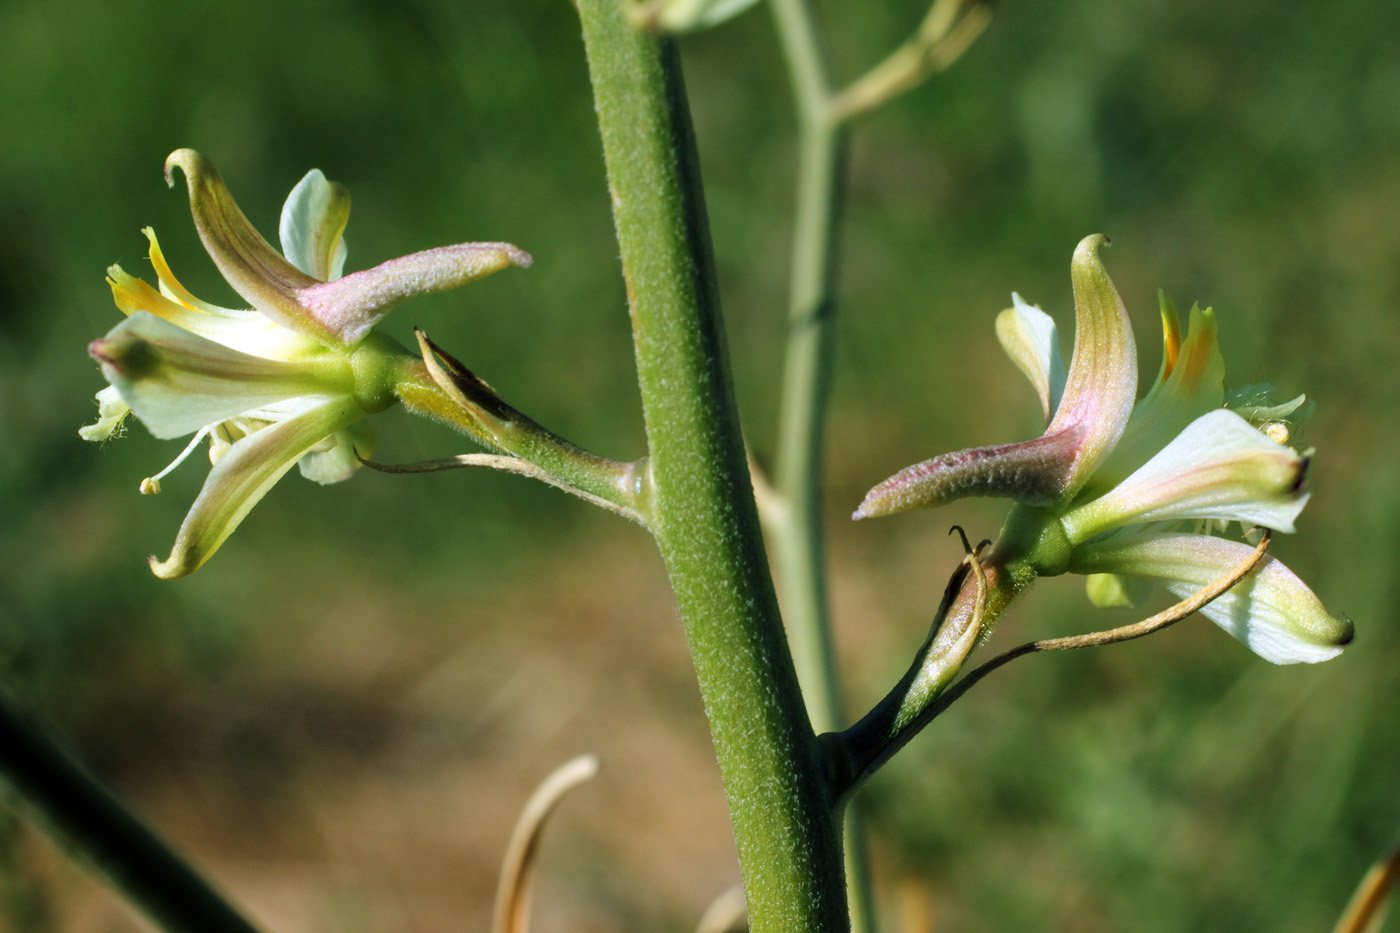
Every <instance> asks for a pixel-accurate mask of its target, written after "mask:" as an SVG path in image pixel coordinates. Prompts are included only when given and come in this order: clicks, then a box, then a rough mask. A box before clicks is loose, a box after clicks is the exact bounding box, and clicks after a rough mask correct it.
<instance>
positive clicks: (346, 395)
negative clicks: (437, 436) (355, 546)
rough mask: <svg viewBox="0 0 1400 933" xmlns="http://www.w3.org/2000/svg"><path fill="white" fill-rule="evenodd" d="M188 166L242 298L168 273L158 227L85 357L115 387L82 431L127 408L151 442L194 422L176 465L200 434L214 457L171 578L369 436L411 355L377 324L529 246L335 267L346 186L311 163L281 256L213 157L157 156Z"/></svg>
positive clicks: (155, 566)
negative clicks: (409, 301)
mask: <svg viewBox="0 0 1400 933" xmlns="http://www.w3.org/2000/svg"><path fill="white" fill-rule="evenodd" d="M175 168H179V169H180V170H181V171H182V172H183V173H184V176H185V179H186V182H187V185H188V188H189V194H190V206H191V212H192V214H193V216H194V222H195V228H196V230H197V231H198V232H199V236H200V239H201V240H202V241H203V243H204V247H205V249H206V250H207V251H208V253H209V255H210V257H211V258H212V259H213V260H214V263H215V265H217V266H218V268H219V271H220V272H221V273H222V274H223V276H224V278H225V279H226V280H227V281H228V283H229V284H230V285H231V286H232V287H233V289H234V291H236V292H237V293H238V294H239V295H240V296H241V297H242V298H243V299H244V300H245V301H247V302H248V303H249V305H251V307H250V308H246V309H237V308H223V307H219V306H217V305H212V304H209V303H207V302H203V301H200V300H199V299H197V298H195V297H194V296H193V295H192V294H190V293H189V292H188V291H187V290H186V289H185V288H184V287H183V286H182V285H181V284H180V282H179V281H178V280H177V279H176V278H175V276H174V274H173V273H172V272H171V271H170V268H169V266H168V265H167V264H166V262H165V258H164V256H163V255H162V254H161V250H160V245H159V244H158V242H157V241H156V237H155V234H154V232H152V231H151V230H150V229H149V228H147V229H146V230H145V231H144V232H145V234H146V237H147V239H148V240H149V241H150V260H151V264H152V265H153V266H154V267H155V271H156V278H157V282H158V287H153V286H151V285H150V284H149V283H147V282H145V281H142V280H141V279H138V278H136V277H134V276H131V275H129V274H127V273H126V272H125V271H123V270H122V268H121V267H120V266H115V265H114V266H112V267H111V268H109V269H108V270H107V273H108V279H107V281H108V284H109V285H111V288H112V294H113V296H114V298H115V299H116V304H117V307H118V308H119V309H120V310H121V311H122V312H123V313H124V314H126V315H127V317H126V319H125V320H124V321H122V322H121V323H120V324H118V325H117V326H116V327H114V328H113V329H112V330H111V331H110V332H109V333H108V334H107V335H106V336H105V337H103V338H101V339H100V340H96V341H93V343H92V344H91V345H90V346H89V348H88V349H89V353H90V354H91V355H92V356H93V358H94V359H96V360H97V361H98V364H99V365H100V366H101V368H102V373H103V375H104V376H105V377H106V378H107V380H108V382H110V383H111V385H110V386H109V387H108V388H105V389H103V390H102V391H101V392H99V393H98V395H97V398H98V402H99V416H98V421H97V423H95V424H93V425H90V426H88V427H86V428H83V429H82V430H81V432H80V433H81V435H82V436H83V437H84V438H86V439H87V440H93V441H98V440H105V439H107V438H109V437H111V436H112V435H113V433H114V432H116V431H117V430H118V429H119V428H120V426H121V424H122V422H123V420H124V419H125V417H126V415H127V414H128V413H134V414H135V415H136V417H137V418H138V419H139V420H140V421H141V422H142V423H143V424H144V425H146V427H147V428H148V429H149V430H150V432H151V433H152V434H154V435H155V436H156V437H159V438H177V437H183V436H185V435H189V434H193V435H194V437H193V439H192V440H191V441H190V442H189V444H188V446H187V447H186V448H185V450H184V452H183V453H181V454H180V455H179V456H178V457H177V458H176V459H175V461H174V462H172V463H171V464H170V466H168V467H166V468H165V470H162V471H161V472H160V473H158V474H156V475H155V476H152V477H148V478H147V479H145V480H143V481H142V484H141V489H142V491H143V492H148V493H154V492H159V490H160V479H161V478H162V477H163V476H165V474H166V473H168V472H169V471H170V470H171V469H173V468H174V467H175V466H177V465H179V463H181V462H182V461H183V460H184V459H185V458H186V457H188V456H189V454H191V453H192V452H193V451H194V450H195V449H196V448H197V447H198V446H199V444H200V442H201V441H203V440H205V439H208V441H209V442H210V446H209V456H210V459H211V461H212V462H213V468H212V469H211V470H210V472H209V477H208V479H206V480H205V483H204V487H203V489H202V490H201V491H200V494H199V496H198V497H197V498H196V499H195V502H194V505H193V506H192V507H191V509H190V512H189V514H188V515H187V516H186V518H185V521H184V523H183V524H182V525H181V527H180V531H179V534H178V535H177V537H176V540H175V545H174V548H173V549H172V551H171V554H170V556H169V557H168V558H167V559H166V560H163V561H161V560H156V559H155V558H152V559H151V568H152V570H153V571H154V572H155V573H156V575H157V576H160V577H164V578H171V577H179V576H183V575H185V574H188V573H191V572H193V571H194V570H195V569H197V568H198V567H199V566H200V565H201V564H203V563H204V562H205V561H206V560H208V559H209V557H210V555H212V554H213V553H214V551H215V550H217V549H218V547H219V545H220V544H222V543H223V541H224V539H225V538H227V537H228V535H229V534H231V533H232V532H233V530H234V529H235V528H236V527H237V526H238V524H239V522H241V521H242V520H243V518H244V517H245V516H246V515H247V514H248V512H249V511H250V510H251V509H252V507H253V506H254V505H255V504H256V503H257V502H258V500H259V499H261V498H262V497H263V496H264V495H266V493H267V492H268V490H269V489H271V488H272V486H273V485H274V484H275V483H276V482H277V480H278V479H280V478H281V477H282V476H283V474H285V473H286V472H287V471H288V470H289V469H291V467H292V465H293V464H298V465H299V466H300V469H301V472H302V474H303V475H304V476H306V477H307V478H309V479H312V480H315V481H317V482H320V483H334V482H339V481H341V480H344V479H346V478H348V477H349V476H350V475H351V474H352V473H353V472H354V471H355V470H356V469H357V468H358V466H359V459H358V457H357V456H356V454H357V453H358V454H359V455H360V456H365V455H367V454H368V453H370V451H371V450H372V448H373V443H374V435H373V431H372V427H371V425H370V424H369V423H368V422H366V421H364V418H365V416H366V415H368V414H370V413H372V412H376V411H380V410H382V409H384V408H387V407H388V406H390V405H392V404H393V403H394V402H395V401H396V398H395V395H394V386H395V381H396V379H397V378H398V377H399V376H400V375H402V371H403V366H404V365H406V364H405V362H404V361H407V363H408V364H413V365H417V360H418V358H417V357H416V356H415V355H412V354H409V353H407V351H404V350H403V349H402V348H401V347H399V346H398V345H397V344H396V343H394V342H393V341H392V340H389V339H388V338H385V337H382V336H380V335H378V334H375V333H373V332H372V331H373V328H374V326H375V324H377V323H378V322H379V321H380V319H382V318H383V317H384V315H385V314H386V313H387V312H388V311H389V310H390V308H391V307H392V306H393V305H394V304H396V303H397V302H399V301H400V300H402V299H405V298H409V297H412V296H414V295H419V294H425V293H429V292H436V291H443V290H445V289H449V288H454V287H456V286H457V285H461V284H463V283H465V282H469V281H472V280H473V279H477V278H481V277H482V276H485V275H489V274H491V273H492V272H496V271H498V270H500V269H503V268H506V267H507V266H510V265H519V266H528V265H529V264H530V257H529V256H528V255H527V254H526V253H524V252H522V251H521V250H519V249H517V248H516V247H514V246H511V245H509V244H506V243H464V244H459V245H456V246H447V247H442V248H439V249H433V250H428V251H426V252H422V253H414V254H412V255H409V256H405V257H402V258H399V259H393V260H390V261H389V262H386V263H383V264H381V265H379V266H376V267H375V268H373V269H368V270H365V271H362V272H356V273H352V274H350V275H342V271H343V269H344V265H345V255H346V249H345V242H344V237H343V234H344V231H345V225H346V221H347V220H348V218H349V215H350V196H349V194H348V193H347V192H346V190H345V189H344V188H343V187H341V186H340V185H337V184H334V183H332V182H329V181H327V180H326V178H325V176H324V175H323V174H321V172H320V171H319V170H313V171H311V172H309V173H307V175H306V176H305V177H304V178H303V179H302V180H301V181H300V182H299V183H298V184H297V185H296V187H295V188H293V189H292V192H291V194H290V195H289V196H288V198H287V201H286V204H285V205H284V206H283V208H282V219H281V225H280V233H281V241H282V253H278V252H277V251H276V250H275V249H273V248H272V247H271V246H270V245H269V244H268V243H267V241H266V240H264V239H263V238H262V236H261V235H260V234H258V232H257V231H256V230H255V229H254V228H253V226H252V225H251V224H250V223H249V222H248V220H247V218H246V217H244V215H243V212H242V211H241V210H239V208H238V205H237V204H236V203H235V202H234V200H233V197H232V195H231V194H230V193H229V191H228V188H227V187H226V186H225V185H224V182H223V180H222V179H221V178H220V177H219V174H218V172H217V171H215V169H214V166H213V165H212V164H211V163H210V162H209V161H208V160H207V159H205V158H204V157H203V156H202V155H200V154H199V153H197V152H195V151H193V150H191V149H181V150H178V151H176V152H174V153H172V154H171V155H170V157H169V158H168V159H167V160H166V165H165V172H166V180H167V181H168V182H169V183H171V184H172V185H173V184H174V178H173V175H172V172H173V170H174V169H175Z"/></svg>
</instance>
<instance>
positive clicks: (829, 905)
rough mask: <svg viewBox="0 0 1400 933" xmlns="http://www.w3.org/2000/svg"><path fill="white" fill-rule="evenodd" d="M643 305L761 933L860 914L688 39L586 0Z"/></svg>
mask: <svg viewBox="0 0 1400 933" xmlns="http://www.w3.org/2000/svg"><path fill="white" fill-rule="evenodd" d="M578 6H579V13H580V16H581V18H582V21H583V33H584V43H585V46H586V49H587V53H588V63H589V71H590V74H591V77H592V82H593V91H594V98H595V101H596V104H597V111H598V124H599V129H600V131H601V134H602V139H603V153H604V158H605V161H606V164H607V169H608V182H609V187H610V189H611V193H612V203H613V214H614V220H615V223H616V226H617V235H618V243H619V246H620V247H621V253H622V263H623V274H624V276H625V278H626V283H627V293H628V299H629V303H630V309H631V314H632V324H633V334H634V340H635V349H636V357H637V375H638V382H639V385H640V389H641V395H642V405H643V412H644V415H645V418H646V428H647V439H648V443H649V447H650V457H651V461H650V462H651V469H652V481H653V482H652V489H653V495H654V497H655V498H654V513H653V514H654V526H653V529H652V530H653V532H654V534H655V535H656V539H657V543H658V545H659V547H660V550H661V554H662V557H663V559H664V560H665V563H666V567H667V571H668V573H669V574H670V578H671V584H672V587H673V589H674V591H675V594H676V601H677V604H678V606H679V609H680V614H681V618H682V621H683V622H684V625H685V631H686V636H687V639H688V641H689V644H690V649H691V656H692V658H693V660H694V663H695V669H696V675H697V679H698V681H699V684H700V690H701V694H702V697H703V699H704V703H705V709H706V713H707V715H708V716H709V721H710V729H711V734H712V736H713V739H714V743H715V751H716V753H717V755H718V757H719V764H720V772H721V776H722V778H723V780H724V786H725V793H726V795H727V797H728V801H729V809H730V815H731V818H732V820H733V824H734V834H735V838H736V841H737V843H738V849H739V860H740V866H741V868H742V871H743V877H744V888H745V894H746V897H747V900H748V908H749V921H750V924H751V929H753V930H754V931H755V933H798V931H813V933H815V931H839V930H845V929H847V928H848V926H849V921H848V917H847V910H846V898H845V880H844V875H843V871H842V859H841V838H840V835H841V834H840V829H839V822H838V817H837V814H836V810H835V807H834V806H833V800H832V799H831V797H830V794H829V792H828V790H827V786H826V781H825V778H824V775H823V769H822V764H821V757H820V755H819V752H818V749H817V744H816V741H815V736H814V735H813V733H812V729H811V726H810V725H809V723H808V720H807V713H806V709H805V707H804V706H803V701H802V695H801V692H800V690H799V688H798V684H797V675H796V672H795V670H794V668H793V663H792V658H791V656H790V654H789V653H788V649H787V645H786V642H785V640H784V637H783V631H782V621H781V619H780V617H779V614H778V607H777V598H776V595H775V594H774V591H773V585H772V581H771V579H770V577H769V574H768V565H767V559H766V556H765V554H764V551H763V543H762V538H761V535H760V531H759V525H758V514H757V509H756V508H755V506H754V500H753V490H752V485H751V481H750V478H749V475H748V468H747V463H746V458H745V455H744V446H743V440H742V438H741V436H740V431H739V422H738V415H737V410H736V407H735V403H734V397H733V387H732V384H731V380H730V374H729V364H728V352H727V349H726V346H725V340H724V334H723V328H722V324H721V320H720V315H719V302H718V295H717V289H716V284H715V279H714V270H713V259H712V256H711V250H710V242H709V231H708V225H707V221H706V218H705V210H704V203H703V198H702V196H701V189H700V181H699V166H698V161H697V155H696V152H695V145H694V140H693V137H692V132H691V127H690V120H689V114H688V110H687V108H686V104H685V95H684V89H683V87H682V83H681V76H680V68H679V62H678V60H677V56H676V51H675V48H674V46H673V45H672V44H671V43H670V42H669V41H668V40H664V39H657V38H655V37H651V36H647V35H644V34H642V33H640V32H638V31H636V30H634V29H633V28H632V27H631V26H630V25H629V24H628V23H627V22H626V20H625V18H624V16H623V13H622V7H621V5H620V4H618V3H617V2H616V0H580V2H579V4H578Z"/></svg>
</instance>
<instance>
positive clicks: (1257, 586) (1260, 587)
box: [1070, 533, 1353, 664]
mask: <svg viewBox="0 0 1400 933" xmlns="http://www.w3.org/2000/svg"><path fill="white" fill-rule="evenodd" d="M1251 550H1252V548H1250V547H1249V546H1248V545H1246V544H1242V543H1240V542H1238V541H1227V540H1225V539H1223V538H1215V537H1208V536H1205V535H1193V534H1162V533H1153V534H1143V535H1128V536H1124V535H1112V536H1110V537H1108V538H1104V539H1100V540H1098V541H1094V542H1091V543H1089V544H1085V545H1081V546H1079V547H1076V548H1075V549H1074V554H1073V556H1072V557H1071V559H1070V570H1071V572H1074V573H1084V574H1090V573H1121V574H1129V575H1133V576H1141V577H1147V578H1150V579H1152V580H1154V581H1155V582H1157V583H1160V584H1161V585H1162V586H1164V587H1165V588H1166V589H1167V590H1168V591H1170V592H1171V593H1172V595H1174V596H1176V597H1177V598H1178V599H1185V598H1187V597H1188V596H1192V595H1194V594H1195V593H1196V592H1197V591H1199V590H1200V589H1201V588H1202V587H1203V586H1206V585H1207V584H1209V583H1211V582H1212V581H1214V580H1218V579H1220V578H1221V577H1223V576H1225V575H1226V574H1228V573H1229V572H1230V570H1231V569H1232V568H1234V567H1238V566H1239V565H1240V564H1241V563H1242V562H1243V561H1244V559H1245V558H1246V557H1248V556H1249V553H1250V551H1251ZM1201 612H1203V613H1204V614H1205V615H1206V617H1207V618H1209V619H1210V620H1211V621H1212V622H1214V623H1215V624H1216V625H1218V626H1220V627H1221V628H1223V629H1224V630H1225V631H1227V632H1229V633H1230V634H1231V635H1233V636H1234V637H1235V638H1237V639H1239V640H1240V641H1242V642H1244V643H1245V644H1246V645H1247V646H1248V647H1249V649H1250V650H1251V651H1253V652H1254V653H1255V654H1257V655H1259V656H1260V657H1261V658H1263V659H1264V660H1266V661H1272V662H1273V663H1274V664H1296V663H1300V662H1302V663H1308V664H1313V663H1316V662H1318V661H1326V660H1327V659H1328V658H1333V657H1336V656H1337V655H1338V654H1340V653H1341V650H1342V646H1344V645H1346V644H1347V643H1348V642H1350V641H1351V639H1352V634H1353V632H1352V624H1351V622H1350V621H1349V620H1346V619H1338V618H1335V617H1334V616H1332V615H1331V614H1329V613H1328V612H1327V610H1326V609H1325V608H1323V606H1322V603H1321V601H1319V600H1318V598H1317V596H1316V595H1315V594H1314V593H1313V591H1312V590H1310V589H1308V587H1307V585H1306V584H1304V583H1303V581H1302V580H1300V579H1298V576H1297V575H1296V574H1294V573H1293V571H1291V570H1289V569H1288V568H1287V567H1285V566H1284V565H1283V564H1282V563H1280V562H1279V561H1277V560H1275V559H1274V558H1272V557H1269V556H1266V557H1264V559H1263V560H1262V561H1261V562H1260V564H1259V567H1258V568H1257V569H1256V570H1255V571H1254V572H1253V573H1251V574H1250V575H1249V576H1248V577H1246V578H1245V579H1244V580H1242V581H1241V582H1240V583H1238V584H1236V585H1235V587H1234V588H1232V589H1231V590H1229V591H1228V592H1226V593H1225V594H1224V595H1222V596H1220V597H1219V598H1218V599H1216V600H1215V601H1213V602H1212V603H1210V604H1209V605H1207V606H1206V607H1205V608H1204V609H1202V610H1201Z"/></svg>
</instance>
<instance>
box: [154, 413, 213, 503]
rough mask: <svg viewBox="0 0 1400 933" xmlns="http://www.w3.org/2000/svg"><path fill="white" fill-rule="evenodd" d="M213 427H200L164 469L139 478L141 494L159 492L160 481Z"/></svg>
mask: <svg viewBox="0 0 1400 933" xmlns="http://www.w3.org/2000/svg"><path fill="white" fill-rule="evenodd" d="M213 427H214V425H211V424H206V425H205V426H204V427H202V428H200V429H199V430H198V431H196V432H195V433H194V437H192V438H190V442H189V444H188V445H186V447H185V449H184V450H183V451H181V452H180V456H178V457H176V458H175V459H174V460H172V461H170V464H169V465H168V466H167V467H166V468H165V469H163V470H161V471H160V472H159V473H157V474H156V475H155V476H148V477H146V478H145V479H143V480H141V495H143V496H154V495H157V494H159V493H160V481H161V480H162V479H164V478H165V477H166V476H168V475H169V474H170V471H171V470H173V469H175V468H176V467H177V466H179V465H180V464H182V463H184V462H185V458H186V457H188V456H189V455H190V454H192V453H194V449H195V448H196V447H198V446H199V442H200V441H202V440H204V438H205V437H206V436H207V435H208V434H209V431H210V429H211V428H213Z"/></svg>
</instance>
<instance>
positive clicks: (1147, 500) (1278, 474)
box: [1062, 409, 1308, 544]
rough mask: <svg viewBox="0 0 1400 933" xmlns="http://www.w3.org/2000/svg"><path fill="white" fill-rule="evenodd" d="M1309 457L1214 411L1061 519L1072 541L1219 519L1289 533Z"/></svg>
mask: <svg viewBox="0 0 1400 933" xmlns="http://www.w3.org/2000/svg"><path fill="white" fill-rule="evenodd" d="M1306 467H1307V461H1306V460H1305V459H1304V458H1303V457H1302V456H1300V455H1299V454H1298V452H1297V451H1295V450H1292V449H1290V448H1288V447H1284V446H1283V445H1282V444H1279V443H1276V442H1275V441H1272V440H1270V439H1269V438H1268V437H1267V436H1265V435H1264V434H1263V433H1262V432H1260V431H1258V430H1256V429H1255V428H1253V427H1251V426H1250V424H1249V422H1247V421H1245V420H1244V419H1243V418H1241V417H1240V416H1239V415H1237V414H1235V413H1234V412H1231V411H1226V410H1224V409H1217V410H1216V411H1213V412H1211V413H1210V414H1207V415H1202V416H1201V417H1200V418H1197V419H1196V420H1195V421H1193V422H1191V424H1190V425H1188V426H1187V427H1186V430H1184V431H1182V432H1181V434H1179V435H1178V436H1177V437H1176V439H1175V440H1173V441H1172V442H1171V443H1170V444H1168V445H1167V446H1166V447H1164V448H1162V450H1161V451H1160V452H1158V454H1157V455H1156V456H1155V457H1153V458H1152V459H1151V460H1149V461H1148V462H1147V463H1145V464H1144V465H1143V466H1142V468H1141V469H1139V470H1138V471H1137V472H1136V473H1134V474H1133V475H1132V476H1129V477H1128V478H1127V479H1125V480H1124V481H1123V482H1122V483H1120V484H1118V486H1116V487H1115V488H1114V489H1112V490H1111V491H1109V492H1108V493H1106V494H1105V495H1103V496H1100V497H1099V498H1098V499H1094V500H1092V501H1090V502H1088V503H1085V504H1084V505H1081V506H1079V507H1077V508H1075V509H1072V510H1071V511H1070V512H1068V513H1067V514H1066V515H1064V516H1063V519H1062V520H1063V521H1064V525H1065V531H1066V533H1067V534H1068V535H1069V539H1070V541H1071V542H1073V543H1076V544H1077V543H1079V542H1081V541H1087V540H1088V539H1090V538H1092V537H1094V536H1095V535H1098V534H1101V533H1103V532H1105V531H1109V530H1111V529H1113V528H1119V527H1122V526H1124V525H1129V524H1136V523H1138V522H1149V521H1173V520H1176V519H1183V518H1209V519H1223V520H1225V521H1238V522H1242V523H1244V524H1247V525H1262V526H1263V527H1265V528H1273V529H1275V530H1277V531H1287V532H1291V531H1293V520H1294V519H1295V518H1297V516H1298V513H1299V511H1301V510H1302V508H1303V506H1304V505H1305V504H1306V503H1307V500H1308V494H1307V493H1306V492H1304V491H1302V481H1303V475H1304V472H1305V470H1306Z"/></svg>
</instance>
